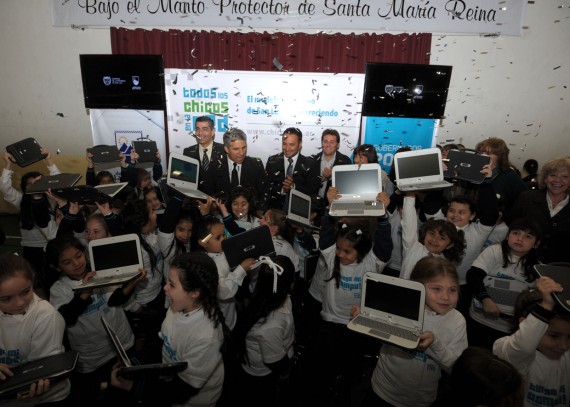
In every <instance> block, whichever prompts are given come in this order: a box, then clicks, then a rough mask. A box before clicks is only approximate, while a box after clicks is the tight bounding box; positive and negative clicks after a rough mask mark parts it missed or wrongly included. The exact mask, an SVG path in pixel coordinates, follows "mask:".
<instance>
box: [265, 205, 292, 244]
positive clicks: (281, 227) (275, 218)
mask: <svg viewBox="0 0 570 407" xmlns="http://www.w3.org/2000/svg"><path fill="white" fill-rule="evenodd" d="M265 213H266V214H267V213H268V214H269V222H270V225H271V226H277V230H278V232H277V236H280V237H282V238H283V239H285V240H287V241H288V242H289V243H290V244H291V245H293V242H294V240H295V229H293V227H292V226H291V224H290V223H289V222H287V214H286V213H285V212H284V211H282V210H281V209H276V208H272V209H268V210H267V211H265Z"/></svg>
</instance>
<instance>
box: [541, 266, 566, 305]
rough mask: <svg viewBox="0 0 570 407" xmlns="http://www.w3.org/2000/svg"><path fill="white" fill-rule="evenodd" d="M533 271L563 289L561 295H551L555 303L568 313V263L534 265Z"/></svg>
mask: <svg viewBox="0 0 570 407" xmlns="http://www.w3.org/2000/svg"><path fill="white" fill-rule="evenodd" d="M534 270H535V271H536V272H537V274H538V275H539V276H540V277H542V276H546V277H550V278H551V279H553V280H554V281H556V282H557V283H558V284H560V285H561V286H562V288H564V290H563V291H562V292H561V293H552V296H553V297H554V299H555V300H556V302H557V303H558V304H559V305H560V306H561V307H562V308H564V309H565V310H566V311H568V312H570V263H551V264H536V265H535V266H534Z"/></svg>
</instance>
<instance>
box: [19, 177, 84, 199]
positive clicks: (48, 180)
mask: <svg viewBox="0 0 570 407" xmlns="http://www.w3.org/2000/svg"><path fill="white" fill-rule="evenodd" d="M80 179H81V174H68V173H64V174H57V175H44V176H43V177H41V178H40V179H39V180H37V181H36V182H34V183H33V184H32V185H30V186H29V187H27V188H26V194H42V193H44V192H47V190H48V189H52V190H54V189H60V188H69V187H72V186H74V185H75V184H77V181H79V180H80Z"/></svg>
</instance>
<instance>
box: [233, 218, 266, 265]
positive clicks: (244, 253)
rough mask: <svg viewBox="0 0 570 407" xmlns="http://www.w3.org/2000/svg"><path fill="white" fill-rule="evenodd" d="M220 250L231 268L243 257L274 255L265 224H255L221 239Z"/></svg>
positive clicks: (255, 257) (243, 258) (238, 263)
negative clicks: (253, 226) (251, 227)
mask: <svg viewBox="0 0 570 407" xmlns="http://www.w3.org/2000/svg"><path fill="white" fill-rule="evenodd" d="M222 250H223V252H224V254H225V255H226V260H227V261H228V264H229V266H230V269H231V270H233V269H235V268H236V267H237V266H239V265H240V263H241V262H242V261H244V260H245V259H250V258H252V259H256V260H257V259H259V257H260V256H274V255H275V245H274V244H273V239H272V238H271V232H270V231H269V227H268V226H267V225H261V226H257V227H255V228H253V229H250V230H246V231H245V232H242V233H238V234H237V235H233V236H231V237H228V238H227V239H224V240H222Z"/></svg>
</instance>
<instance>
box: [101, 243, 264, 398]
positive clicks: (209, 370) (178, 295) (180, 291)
mask: <svg viewBox="0 0 570 407" xmlns="http://www.w3.org/2000/svg"><path fill="white" fill-rule="evenodd" d="M164 291H165V292H166V295H167V296H168V298H169V299H170V301H169V302H170V308H169V309H168V312H167V313H166V318H165V320H164V322H163V323H162V328H161V332H160V337H161V338H162V340H163V342H164V345H163V347H162V361H163V362H164V363H169V362H187V363H188V367H187V368H186V369H184V370H183V371H182V372H180V373H178V374H176V375H175V376H174V377H170V378H148V379H146V380H145V379H142V380H137V381H132V380H127V379H124V378H122V377H120V376H118V374H117V370H116V369H115V370H113V375H112V381H111V383H112V385H113V386H115V387H118V388H121V389H123V390H126V391H129V392H130V394H131V395H132V396H133V397H134V398H135V399H136V400H137V401H138V403H139V404H142V405H148V406H157V405H178V406H186V407H190V406H192V407H198V406H200V407H214V406H215V405H216V402H217V401H218V399H219V398H220V395H221V393H222V384H223V382H224V362H223V359H222V352H223V351H225V346H226V338H228V337H229V335H230V332H229V330H228V328H227V326H226V325H225V323H224V316H223V314H222V312H221V310H220V308H219V306H218V301H217V299H216V293H217V291H218V273H217V271H216V265H215V263H214V261H213V260H212V259H211V258H209V257H208V256H207V255H205V254H204V253H185V254H181V255H179V256H176V257H175V258H174V259H173V260H172V262H171V264H170V270H169V272H168V282H167V283H166V285H165V286H164ZM117 368H118V366H117ZM252 391H253V390H252Z"/></svg>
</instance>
